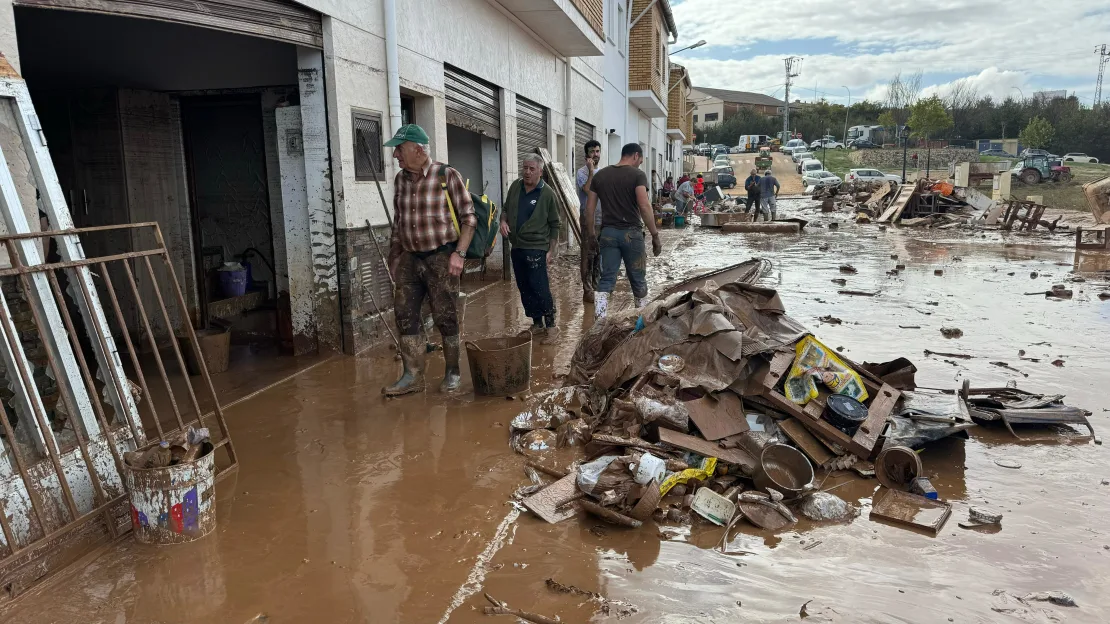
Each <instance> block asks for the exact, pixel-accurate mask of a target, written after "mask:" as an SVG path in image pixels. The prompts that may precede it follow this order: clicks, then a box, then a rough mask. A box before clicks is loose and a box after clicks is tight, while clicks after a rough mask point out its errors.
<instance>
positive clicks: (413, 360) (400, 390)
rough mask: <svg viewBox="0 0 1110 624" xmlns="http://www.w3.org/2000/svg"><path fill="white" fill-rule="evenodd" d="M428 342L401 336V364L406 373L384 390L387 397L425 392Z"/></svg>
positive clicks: (419, 338)
mask: <svg viewBox="0 0 1110 624" xmlns="http://www.w3.org/2000/svg"><path fill="white" fill-rule="evenodd" d="M425 345H426V342H425V341H424V339H423V338H422V337H420V336H401V363H402V365H404V372H403V373H401V378H400V379H398V380H397V383H395V384H393V385H392V386H389V387H388V388H382V394H384V395H386V396H401V395H404V394H411V393H413V392H423V391H424V351H425Z"/></svg>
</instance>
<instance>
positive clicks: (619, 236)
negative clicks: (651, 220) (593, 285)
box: [597, 227, 648, 299]
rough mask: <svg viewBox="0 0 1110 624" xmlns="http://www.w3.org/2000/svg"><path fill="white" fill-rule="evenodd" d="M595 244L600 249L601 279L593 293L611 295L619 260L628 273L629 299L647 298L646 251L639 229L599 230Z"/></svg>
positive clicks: (619, 268) (608, 228) (642, 235)
mask: <svg viewBox="0 0 1110 624" xmlns="http://www.w3.org/2000/svg"><path fill="white" fill-rule="evenodd" d="M598 245H599V246H600V247H601V280H600V281H599V282H598V285H597V291H598V292H602V293H611V292H613V287H614V286H616V285H617V274H618V273H619V272H620V270H621V262H622V261H623V262H624V270H625V272H626V273H628V283H629V284H630V285H631V286H632V296H634V297H635V298H637V299H643V298H644V297H647V292H648V287H647V252H646V251H645V248H644V232H643V230H640V229H635V230H620V229H617V228H613V227H607V228H602V229H601V236H600V237H598Z"/></svg>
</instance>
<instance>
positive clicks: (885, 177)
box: [844, 169, 902, 184]
mask: <svg viewBox="0 0 1110 624" xmlns="http://www.w3.org/2000/svg"><path fill="white" fill-rule="evenodd" d="M844 180H845V181H846V182H895V183H898V184H901V182H902V178H901V177H900V176H896V175H891V174H889V173H883V172H882V171H879V170H878V169H849V170H848V176H847V177H845V178H844Z"/></svg>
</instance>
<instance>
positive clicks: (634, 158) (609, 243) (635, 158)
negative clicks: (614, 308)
mask: <svg viewBox="0 0 1110 624" xmlns="http://www.w3.org/2000/svg"><path fill="white" fill-rule="evenodd" d="M643 162H644V150H643V148H641V147H640V145H639V143H629V144H628V145H625V146H624V148H623V149H622V150H621V159H620V162H618V163H617V164H615V165H611V166H609V167H606V168H604V169H602V170H601V171H598V172H597V175H595V176H594V179H593V183H592V185H591V186H590V199H589V201H588V202H587V204H586V223H587V225H588V226H589V227H590V229H591V232H590V235H591V236H592V235H593V231H592V230H593V217H594V211H595V210H596V208H597V203H598V201H601V202H602V203H604V204H605V213H604V214H603V215H602V216H601V235H600V236H599V237H598V243H599V245H600V247H601V281H600V282H598V286H597V300H596V301H595V302H594V314H595V315H596V316H597V318H599V319H600V318H604V317H605V315H606V313H607V312H608V311H609V294H610V293H612V292H613V288H614V287H615V286H616V284H617V273H619V272H620V268H621V262H622V261H623V262H624V270H625V273H627V274H628V282H629V284H630V285H631V286H632V296H633V297H635V305H636V307H637V308H642V307H643V306H644V304H646V303H647V293H648V287H647V252H646V250H645V249H644V229H643V228H644V226H645V225H646V226H647V229H648V231H650V232H651V251H652V253H653V254H654V255H656V256H658V255H659V254H661V253H663V241H662V240H661V239H660V238H659V229H658V228H657V227H656V226H655V214H654V213H653V212H652V209H651V202H650V201H649V197H648V180H647V176H646V175H644V172H643V170H641V169H640V165H641V164H643Z"/></svg>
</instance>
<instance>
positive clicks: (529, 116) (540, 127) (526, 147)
mask: <svg viewBox="0 0 1110 624" xmlns="http://www.w3.org/2000/svg"><path fill="white" fill-rule="evenodd" d="M537 147H542V148H545V149H547V109H546V108H544V107H542V106H540V105H539V104H536V103H535V102H533V101H531V100H526V99H524V98H522V97H520V96H519V95H518V96H516V160H517V163H518V164H519V163H520V162H521V161H522V160H524V157H525V156H526V155H528V154H532V153H535V151H536V148H537ZM548 151H550V150H548ZM555 157H556V156H554V155H553V156H552V158H555Z"/></svg>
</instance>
